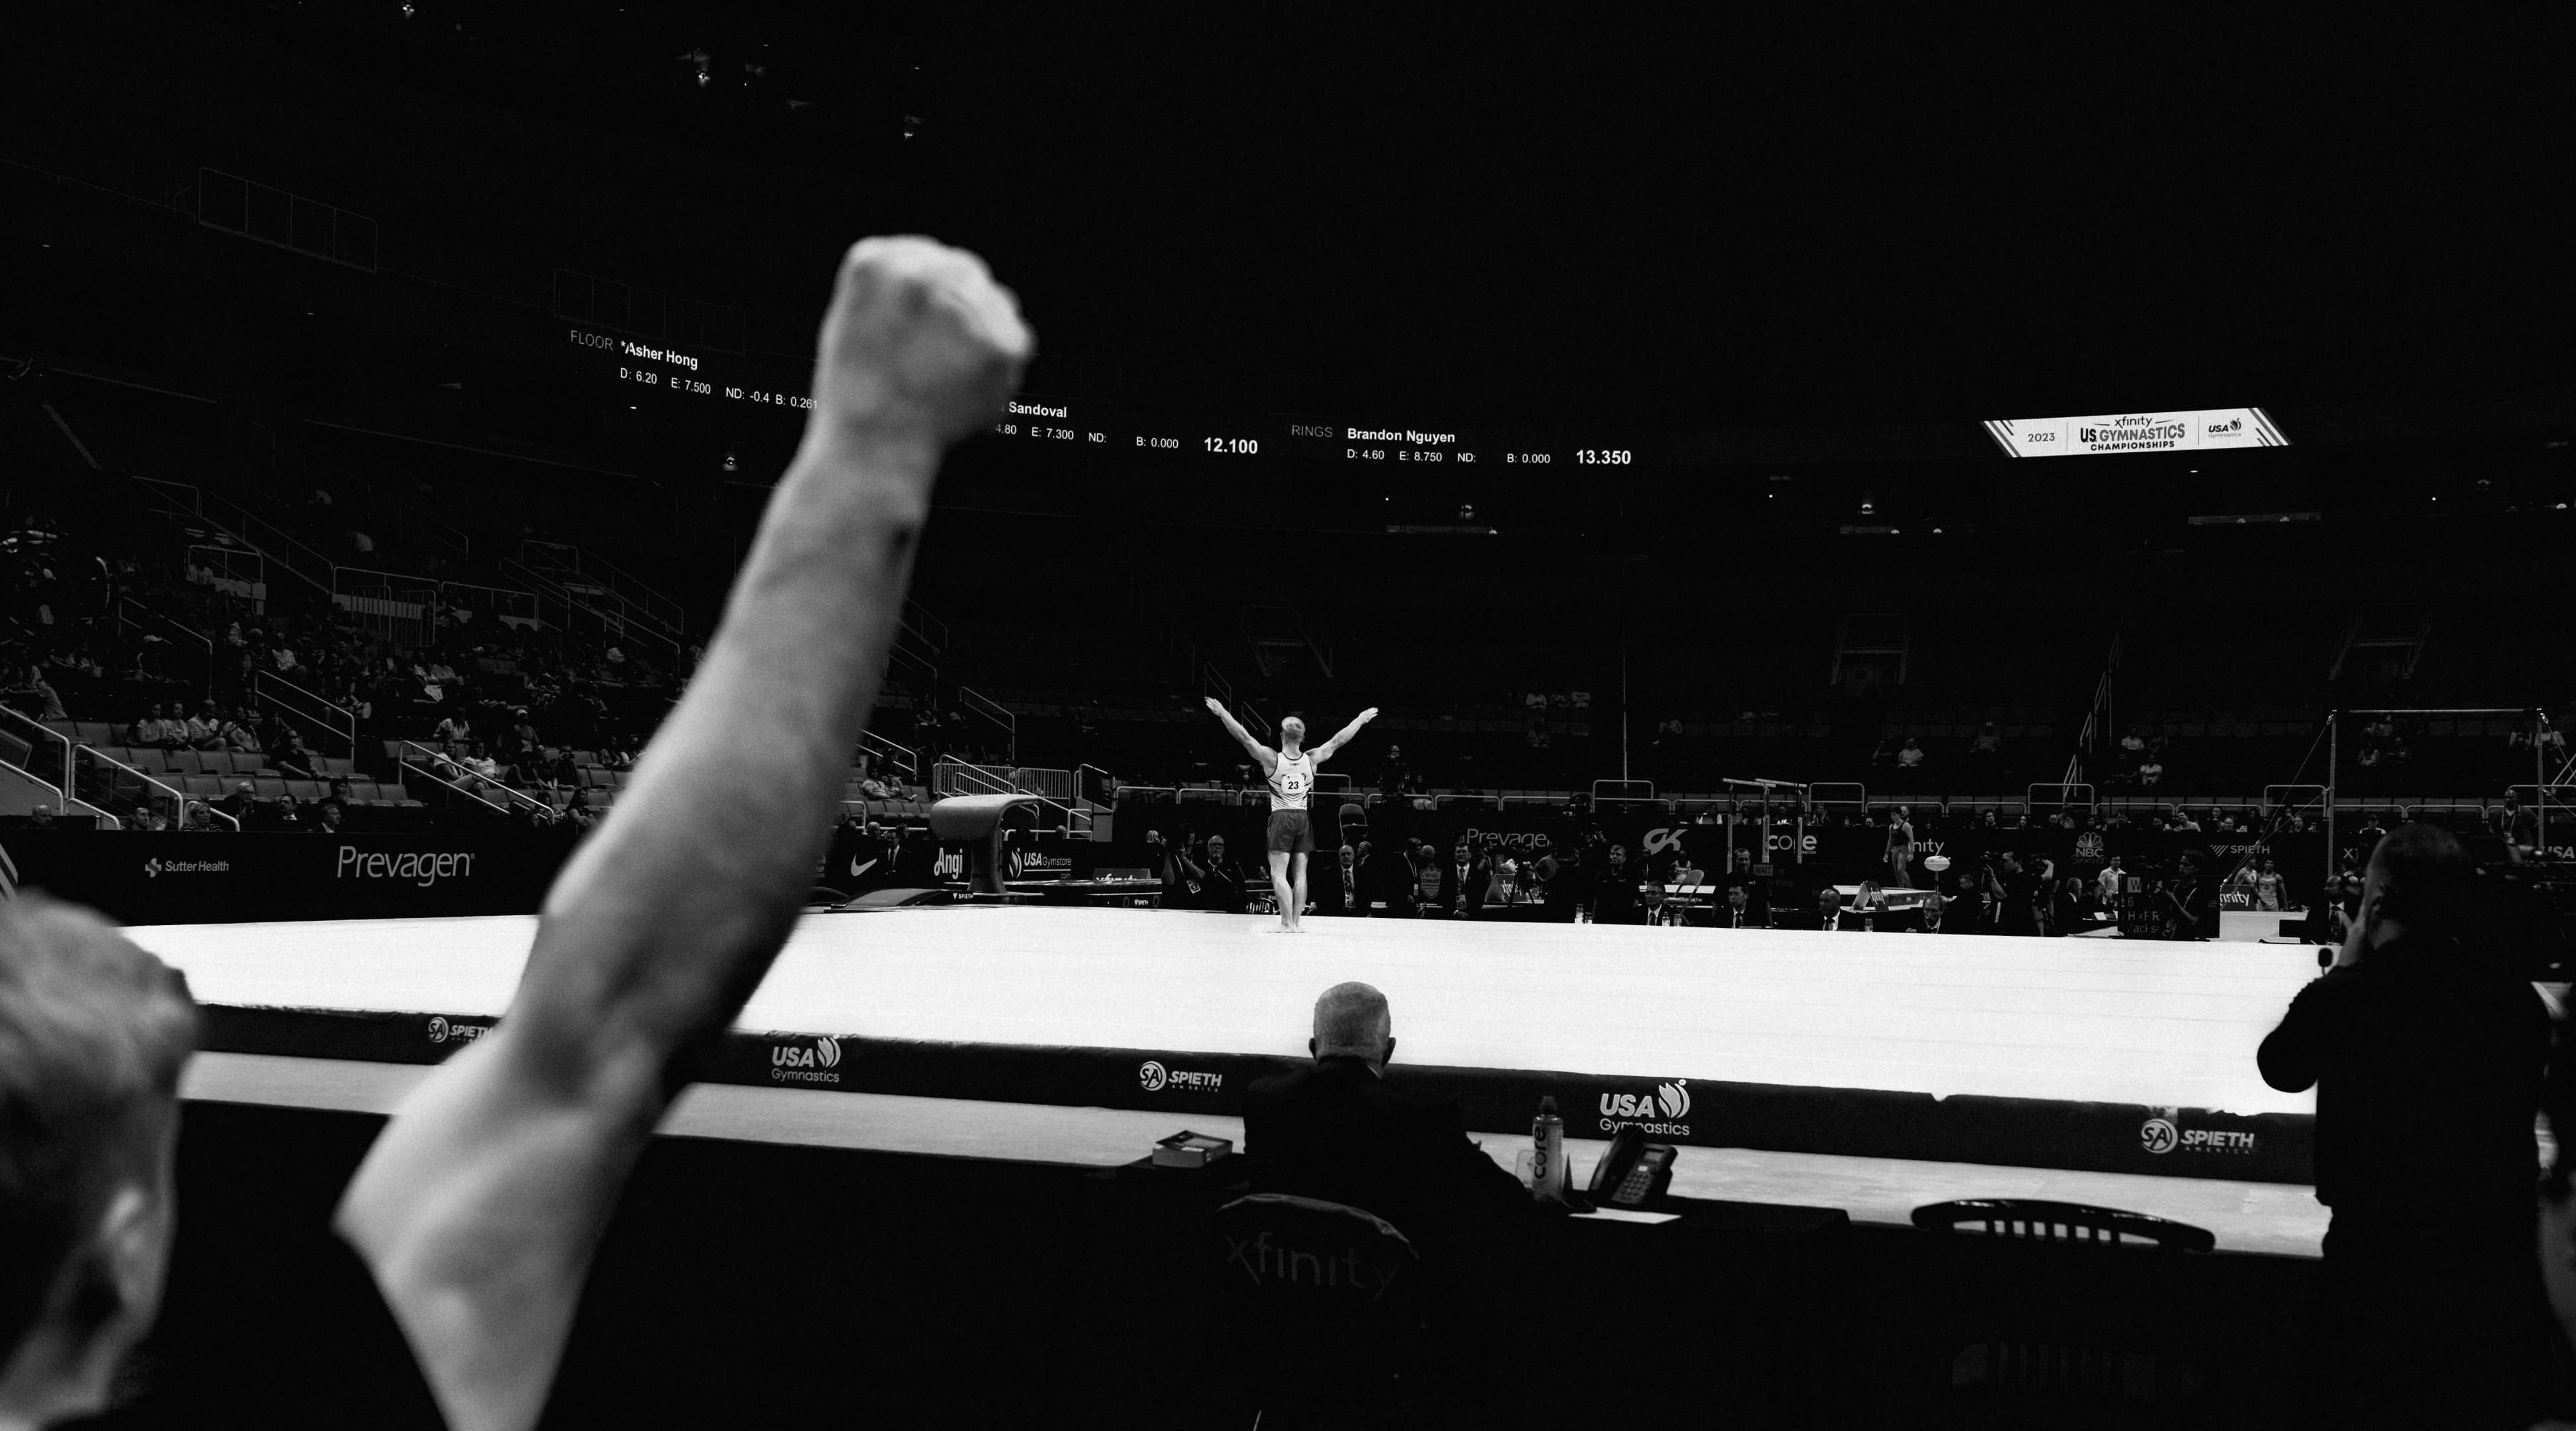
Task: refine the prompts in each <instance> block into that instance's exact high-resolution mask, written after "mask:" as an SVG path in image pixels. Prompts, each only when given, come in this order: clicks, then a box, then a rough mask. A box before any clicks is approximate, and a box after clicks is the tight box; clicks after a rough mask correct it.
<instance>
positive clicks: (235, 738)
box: [223, 709, 267, 751]
mask: <svg viewBox="0 0 2576 1431" xmlns="http://www.w3.org/2000/svg"><path fill="white" fill-rule="evenodd" d="M258 721H259V715H258V713H257V712H255V711H248V710H240V709H236V710H235V711H234V712H233V715H232V719H230V720H227V721H225V722H224V727H223V736H224V748H225V749H227V750H234V751H259V750H264V749H266V748H267V742H266V741H264V740H262V739H261V738H260V735H259V729H258Z"/></svg>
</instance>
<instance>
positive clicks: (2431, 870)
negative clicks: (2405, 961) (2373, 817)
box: [2361, 824, 2478, 948]
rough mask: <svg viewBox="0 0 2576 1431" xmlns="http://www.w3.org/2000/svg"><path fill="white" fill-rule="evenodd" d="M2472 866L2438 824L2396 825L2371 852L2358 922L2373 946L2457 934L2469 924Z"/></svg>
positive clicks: (2473, 895)
mask: <svg viewBox="0 0 2576 1431" xmlns="http://www.w3.org/2000/svg"><path fill="white" fill-rule="evenodd" d="M2477 877H2478V876H2477V866H2476V864H2475V863H2474V862H2473V861H2471V860H2470V858H2469V852H2468V849H2467V847H2465V846H2463V845H2462V844H2461V843H2460V842H2459V840H2458V839H2457V838H2456V837H2455V836H2453V835H2452V834H2451V832H2450V831H2448V830H2445V829H2443V828H2441V827H2440V826H2438V825H2420V824H2418V825H2400V826H2398V827H2397V828H2396V829H2394V830H2391V831H2389V832H2388V833H2387V834H2385V835H2382V836H2381V837H2380V840H2379V844H2378V846H2377V847H2376V848H2375V849H2373V850H2372V851H2371V852H2370V867H2369V872H2368V873H2367V874H2366V875H2365V876H2364V878H2363V880H2362V886H2361V922H2362V925H2363V927H2364V929H2365V931H2366V932H2365V934H2364V936H2363V937H2364V938H2365V939H2367V940H2368V941H2369V943H2370V944H2371V946H2372V947H2374V948H2376V947H2378V946H2380V945H2383V944H2390V943H2394V942H2395V941H2397V940H2399V939H2402V938H2406V937H2409V936H2428V935H2429V936H2433V937H2437V938H2448V937H2456V936H2458V935H2459V934H2460V933H2461V932H2463V931H2464V930H2465V929H2466V927H2467V925H2468V922H2469V915H2470V909H2471V906H2472V902H2473V901H2474V899H2475V898H2476V894H2477Z"/></svg>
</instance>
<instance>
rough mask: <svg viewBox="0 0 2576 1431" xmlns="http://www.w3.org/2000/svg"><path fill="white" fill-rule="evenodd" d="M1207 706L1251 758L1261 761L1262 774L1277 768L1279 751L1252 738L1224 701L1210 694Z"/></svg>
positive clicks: (1250, 733)
mask: <svg viewBox="0 0 2576 1431" xmlns="http://www.w3.org/2000/svg"><path fill="white" fill-rule="evenodd" d="M1207 708H1208V709H1209V710H1212V711H1214V712H1216V718H1217V719H1218V720H1221V721H1224V722H1225V729H1226V733H1227V734H1228V735H1231V736H1233V737H1234V738H1235V739H1236V740H1237V741H1239V742H1240V743H1241V744H1242V746H1243V748H1244V749H1245V750H1247V751H1250V752H1251V753H1252V758H1253V759H1255V760H1257V761H1260V762H1261V773H1262V774H1264V775H1268V774H1269V773H1271V772H1272V771H1274V770H1277V769H1278V768H1279V752H1278V751H1275V750H1272V749H1271V748H1270V747H1269V746H1266V745H1263V744H1262V743H1261V742H1260V741H1257V740H1254V739H1253V738H1252V732H1250V731H1248V730H1245V729H1244V728H1243V722H1241V721H1239V720H1236V719H1235V718H1234V712H1232V711H1230V710H1227V709H1226V708H1225V702H1223V701H1221V700H1218V699H1217V698H1216V697H1214V696H1210V697H1208V698H1207Z"/></svg>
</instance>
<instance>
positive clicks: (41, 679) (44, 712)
mask: <svg viewBox="0 0 2576 1431" xmlns="http://www.w3.org/2000/svg"><path fill="white" fill-rule="evenodd" d="M19 689H21V690H23V691H25V692H26V694H27V696H28V697H29V701H28V704H29V705H31V706H32V707H33V708H34V714H35V717H36V719H38V720H68V719H70V717H69V716H68V715H66V714H65V713H64V711H63V698H62V694H61V693H60V692H58V691H56V690H55V689H54V683H53V682H51V681H48V680H46V679H45V670H44V668H43V667H42V666H29V667H28V668H27V684H26V685H24V686H22V687H20V688H19Z"/></svg>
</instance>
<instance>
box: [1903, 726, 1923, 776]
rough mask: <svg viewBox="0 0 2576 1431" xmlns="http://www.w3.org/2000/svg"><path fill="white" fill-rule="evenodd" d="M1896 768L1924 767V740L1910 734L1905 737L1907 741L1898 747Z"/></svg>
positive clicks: (1914, 768)
mask: <svg viewBox="0 0 2576 1431" xmlns="http://www.w3.org/2000/svg"><path fill="white" fill-rule="evenodd" d="M1896 768H1897V769H1899V770H1920V769H1922V768H1923V742H1921V741H1919V740H1916V739H1915V738H1914V737H1913V736H1910V735H1909V736H1907V737H1905V743H1904V744H1903V745H1900V746H1898V747H1897V748H1896Z"/></svg>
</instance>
